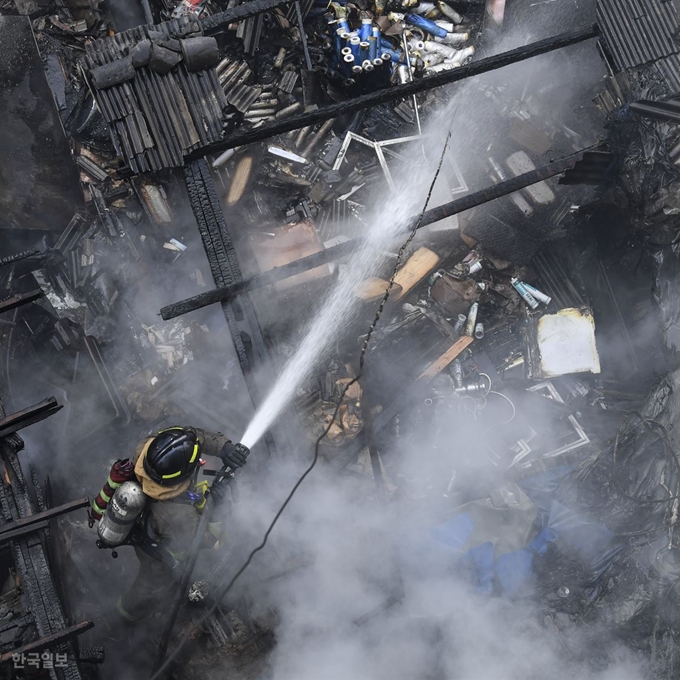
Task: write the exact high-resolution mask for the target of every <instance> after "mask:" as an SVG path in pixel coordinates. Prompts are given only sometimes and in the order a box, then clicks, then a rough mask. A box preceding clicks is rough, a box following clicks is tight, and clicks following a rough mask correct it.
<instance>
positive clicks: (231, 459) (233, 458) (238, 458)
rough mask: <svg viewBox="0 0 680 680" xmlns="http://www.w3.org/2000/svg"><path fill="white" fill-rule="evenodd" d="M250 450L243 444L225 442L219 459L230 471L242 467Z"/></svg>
mask: <svg viewBox="0 0 680 680" xmlns="http://www.w3.org/2000/svg"><path fill="white" fill-rule="evenodd" d="M249 453H250V449H249V448H248V447H247V446H245V444H234V443H233V442H227V443H226V444H225V445H224V446H223V447H222V451H221V452H220V458H221V459H222V460H223V461H224V462H225V463H226V464H227V465H228V466H229V467H230V468H231V469H232V470H236V469H237V468H240V467H243V466H244V465H245V464H246V458H247V457H248V454H249Z"/></svg>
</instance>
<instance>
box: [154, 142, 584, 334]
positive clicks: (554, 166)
mask: <svg viewBox="0 0 680 680" xmlns="http://www.w3.org/2000/svg"><path fill="white" fill-rule="evenodd" d="M584 153H585V152H584V151H580V152H578V153H576V154H573V155H571V156H566V157H565V158H561V159H559V160H557V161H554V162H552V163H548V164H547V165H544V166H542V167H540V168H537V169H536V170H532V171H531V172H527V173H525V174H524V175H520V176H519V177H513V178H512V179H509V180H506V181H504V182H499V183H498V184H495V185H494V186H491V187H487V188H486V189H482V190H481V191H477V192H475V193H472V194H468V195H467V196H463V197H462V198H458V199H456V200H455V201H451V202H450V203H444V204H443V205H440V206H439V207H438V208H432V209H431V210H428V211H426V212H425V215H424V216H423V219H422V221H421V222H420V227H424V226H426V225H428V224H432V223H433V222H438V221H440V220H443V219H445V218H446V217H451V216H453V215H457V214H459V213H462V212H465V211H466V210H470V208H474V207H476V206H478V205H483V204H484V203H488V202H490V201H493V200H495V199H496V198H501V197H503V196H507V195H509V194H513V193H515V192H516V191H519V190H520V189H525V188H526V187H528V186H531V185H532V184H536V183H537V182H541V181H543V180H545V179H549V178H550V177H554V176H555V175H559V174H561V173H563V172H565V171H566V170H568V169H569V168H573V167H574V165H576V163H577V162H578V161H579V160H580V159H581V158H582V156H583V154H584ZM417 220H418V218H417V217H412V218H411V219H410V223H411V224H414V223H416V222H417ZM360 245H361V240H360V239H352V240H349V241H345V242H344V243H341V244H339V245H337V246H333V247H332V248H326V250H322V251H321V252H319V253H315V254H314V255H309V256H307V257H303V258H300V259H299V260H295V261H294V262H291V263H290V264H286V265H282V266H280V267H275V268H274V269H270V270H269V271H267V272H263V273H262V274H257V275H256V276H253V277H251V278H249V279H244V280H243V281H238V282H235V283H231V284H229V285H227V286H222V287H220V288H216V289H215V290H210V291H208V292H206V293H201V294H200V295H195V296H194V297H191V298H188V299H186V300H181V301H180V302H175V303H174V304H172V305H168V306H167V307H163V308H162V309H161V317H162V318H163V319H164V320H166V321H167V320H169V319H174V318H175V317H177V316H181V315H182V314H186V313H187V312H192V311H194V310H196V309H201V308H202V307H206V306H207V305H211V304H213V303H215V302H222V303H224V302H228V301H229V300H232V299H233V298H235V297H236V296H237V295H238V294H239V293H243V292H246V291H249V290H255V289H257V288H262V287H264V286H268V285H271V284H272V283H276V282H277V281H282V280H283V279H287V278H288V277H290V276H295V275H296V274H300V273H301V272H305V271H308V270H310V269H315V268H316V267H319V266H321V265H323V264H327V263H328V262H332V261H334V260H338V259H340V258H342V257H345V256H347V255H349V254H350V253H351V252H353V251H354V249H355V248H357V247H359V246H360Z"/></svg>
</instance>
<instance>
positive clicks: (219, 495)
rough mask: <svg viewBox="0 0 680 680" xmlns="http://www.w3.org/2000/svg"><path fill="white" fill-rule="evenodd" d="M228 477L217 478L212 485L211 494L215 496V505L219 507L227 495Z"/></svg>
mask: <svg viewBox="0 0 680 680" xmlns="http://www.w3.org/2000/svg"><path fill="white" fill-rule="evenodd" d="M227 493H228V490H227V477H225V476H223V477H222V478H217V479H216V480H215V481H214V482H213V483H212V484H211V485H210V495H211V496H212V498H213V505H214V506H215V507H218V506H220V505H222V504H223V503H224V499H225V498H226V497H227Z"/></svg>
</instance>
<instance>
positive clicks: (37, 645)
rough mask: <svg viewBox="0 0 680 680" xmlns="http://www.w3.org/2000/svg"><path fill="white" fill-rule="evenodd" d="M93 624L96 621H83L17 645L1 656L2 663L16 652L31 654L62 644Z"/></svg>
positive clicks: (9, 659)
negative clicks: (19, 645) (21, 645)
mask: <svg viewBox="0 0 680 680" xmlns="http://www.w3.org/2000/svg"><path fill="white" fill-rule="evenodd" d="M92 626H94V623H93V622H92V621H83V622H82V623H78V624H76V625H75V626H71V627H70V628H64V630H60V631H59V632H57V633H52V634H51V635H47V636H45V637H43V638H40V639H39V640H34V641H33V642H29V643H28V644H27V645H24V646H23V647H17V648H16V649H13V650H12V651H11V652H7V653H6V654H3V655H2V656H0V664H3V663H7V662H8V661H11V660H12V656H13V655H14V654H19V655H21V654H29V653H30V652H39V651H41V650H43V649H48V648H49V647H53V646H54V645H56V644H61V643H62V642H65V641H66V640H68V639H69V638H72V637H74V636H75V635H80V634H81V633H84V632H85V631H86V630H90V628H92Z"/></svg>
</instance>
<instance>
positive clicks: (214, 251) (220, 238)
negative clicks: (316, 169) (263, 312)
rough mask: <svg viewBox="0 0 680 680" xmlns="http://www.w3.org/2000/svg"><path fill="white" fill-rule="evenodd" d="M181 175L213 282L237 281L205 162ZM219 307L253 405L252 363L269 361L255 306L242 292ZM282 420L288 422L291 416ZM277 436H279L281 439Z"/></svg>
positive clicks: (256, 380) (256, 390) (257, 394)
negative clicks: (183, 178) (234, 299)
mask: <svg viewBox="0 0 680 680" xmlns="http://www.w3.org/2000/svg"><path fill="white" fill-rule="evenodd" d="M184 177H185V180H186V185H187V190H188V193H189V201H190V203H191V209H192V211H193V213H194V216H195V217H196V222H197V224H198V230H199V232H200V234H201V240H202V241H203V247H204V249H205V252H206V255H207V257H208V263H209V265H210V271H211V273H212V276H213V279H214V281H215V283H216V285H218V286H225V285H230V284H234V283H238V282H239V281H241V280H242V278H243V276H242V273H241V267H240V265H239V263H238V259H237V257H236V250H235V248H234V244H233V241H232V239H231V236H230V234H229V230H228V228H227V224H226V220H225V218H224V213H223V211H222V207H221V205H220V202H219V198H218V197H217V192H216V191H215V185H214V182H213V178H212V173H211V171H210V168H209V167H208V163H207V162H206V161H205V160H198V161H193V162H192V163H189V164H187V165H186V166H185V168H184ZM222 310H223V311H224V316H225V318H226V320H227V325H228V326H229V332H230V334H231V337H232V340H233V342H234V348H235V349H236V354H237V357H238V360H239V364H240V367H241V371H242V372H243V376H244V378H245V381H246V385H247V387H248V391H249V393H250V397H251V399H252V401H253V403H254V404H255V405H257V404H259V403H260V401H261V392H262V386H261V384H260V380H262V379H263V378H264V377H265V376H263V375H262V373H261V372H258V375H257V376H256V375H255V374H254V372H253V363H254V362H258V365H259V367H260V368H264V369H265V370H267V369H268V368H269V366H270V361H269V355H268V352H267V348H266V346H265V342H264V337H263V335H262V329H261V328H260V324H259V322H258V320H257V316H256V314H255V309H254V307H253V305H252V303H251V301H250V299H249V298H248V297H247V296H242V297H241V299H240V300H239V301H238V302H233V301H232V302H225V303H223V305H222ZM286 420H288V421H289V422H291V423H292V422H293V420H294V419H292V418H291V419H286ZM282 428H283V426H282ZM280 437H283V439H281V438H280ZM280 437H277V441H279V446H280V445H281V443H282V442H285V441H290V438H289V437H288V436H287V435H286V434H285V432H284V431H282V432H281V433H280ZM265 442H266V444H267V447H268V448H269V453H270V455H274V454H275V453H276V451H277V447H276V445H275V444H274V439H273V437H272V435H271V434H269V433H268V434H267V435H266V436H265Z"/></svg>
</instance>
